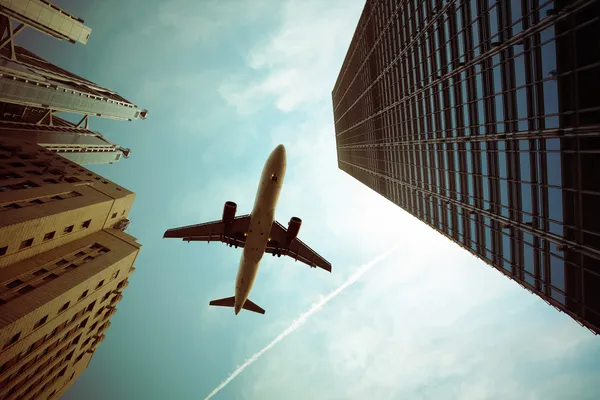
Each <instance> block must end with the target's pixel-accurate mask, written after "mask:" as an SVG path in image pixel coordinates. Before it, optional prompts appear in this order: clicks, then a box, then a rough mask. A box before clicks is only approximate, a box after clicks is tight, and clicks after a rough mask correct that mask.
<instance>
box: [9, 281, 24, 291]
mask: <svg viewBox="0 0 600 400" xmlns="http://www.w3.org/2000/svg"><path fill="white" fill-rule="evenodd" d="M22 284H23V281H22V280H20V279H15V280H14V281H12V282H10V283H9V284H7V285H6V287H7V288H9V289H12V288H16V287H17V286H19V285H22Z"/></svg>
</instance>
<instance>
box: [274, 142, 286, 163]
mask: <svg viewBox="0 0 600 400" xmlns="http://www.w3.org/2000/svg"><path fill="white" fill-rule="evenodd" d="M275 153H276V154H277V155H278V157H279V158H283V159H285V156H286V154H285V146H284V145H283V144H280V145H278V146H277V147H275Z"/></svg>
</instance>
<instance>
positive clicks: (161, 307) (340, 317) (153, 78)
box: [20, 0, 600, 400]
mask: <svg viewBox="0 0 600 400" xmlns="http://www.w3.org/2000/svg"><path fill="white" fill-rule="evenodd" d="M56 3H57V4H58V5H60V6H63V7H64V8H65V9H67V10H68V11H70V12H72V13H73V14H75V15H77V16H79V17H81V18H83V19H85V21H86V25H88V26H90V27H91V28H92V29H93V30H92V35H91V37H90V40H89V42H88V44H87V45H86V46H82V45H70V44H68V43H64V42H59V41H57V40H54V39H52V38H49V37H45V36H43V35H41V34H38V33H36V32H32V31H27V32H25V33H23V34H22V36H21V38H20V41H21V43H24V44H25V45H26V46H27V47H28V48H29V49H31V50H33V51H34V52H36V53H38V54H39V55H40V56H42V57H44V58H46V59H48V60H49V61H51V62H54V63H56V64H57V65H59V66H61V67H63V68H66V69H69V70H71V71H73V72H75V73H77V74H80V75H82V76H84V77H86V78H87V79H90V80H92V81H94V82H97V83H98V84H100V85H103V86H105V87H108V88H110V89H113V90H116V91H118V92H119V93H120V94H121V95H123V96H124V97H125V98H127V99H129V100H131V101H132V102H134V103H136V104H138V105H140V106H142V107H144V108H147V109H148V110H149V111H150V115H149V117H148V119H147V120H145V121H134V122H123V121H110V120H101V119H98V118H94V119H91V128H92V129H94V130H98V131H100V132H102V133H103V134H104V135H105V136H106V137H108V138H109V139H110V140H112V141H114V142H117V143H119V144H121V145H123V146H125V147H129V148H131V149H132V156H131V158H130V159H128V160H123V161H121V162H120V163H118V164H115V165H108V166H95V167H93V168H92V169H93V170H94V171H96V172H97V173H100V174H102V175H104V176H106V177H107V178H109V179H112V180H114V181H116V182H119V183H120V184H122V185H123V186H125V187H127V188H128V189H131V190H133V191H134V192H135V193H136V194H137V198H136V201H135V203H134V207H133V209H132V211H131V213H130V218H131V220H132V225H131V228H130V230H129V233H131V234H132V235H134V236H135V237H137V238H138V239H139V241H140V242H141V243H142V245H143V248H142V251H141V254H140V256H139V257H138V260H137V262H136V268H137V270H136V272H135V274H134V275H133V276H132V278H131V280H130V285H129V286H128V288H127V290H126V291H125V296H124V299H123V300H122V301H121V302H120V303H119V305H118V307H117V308H118V312H117V313H116V314H115V316H113V317H112V319H111V321H112V325H111V327H110V329H109V330H108V331H107V336H106V339H105V340H104V342H103V343H102V345H101V346H99V348H98V350H97V352H96V354H95V355H94V358H93V359H92V362H91V364H90V366H89V368H88V369H87V370H86V371H85V372H84V373H83V375H82V376H81V377H80V378H79V379H78V380H77V382H76V383H75V384H74V385H73V386H72V388H71V389H69V391H68V392H67V393H66V395H65V396H64V399H66V400H70V399H89V400H94V399H98V400H100V399H172V398H176V399H180V400H186V399H198V398H204V396H206V395H207V394H208V393H210V392H211V391H212V390H213V389H214V388H215V387H217V386H218V385H219V384H220V383H221V382H222V381H223V380H224V379H225V378H227V376H229V374H230V373H231V372H232V371H233V370H235V368H236V367H238V366H239V365H241V364H242V363H243V362H244V361H245V360H246V359H248V358H249V357H251V356H252V355H253V354H254V353H256V352H257V351H259V350H260V349H262V348H263V347H264V346H266V345H267V344H269V343H270V342H271V341H272V340H273V339H274V338H275V337H276V336H277V335H279V334H280V333H281V332H283V331H284V330H285V329H286V328H287V327H288V326H290V325H291V324H292V323H293V321H294V320H295V319H296V318H298V316H299V315H301V314H302V313H303V312H306V311H307V310H309V309H310V308H311V306H312V305H313V304H314V303H316V302H318V301H319V299H322V298H323V296H325V295H327V294H328V293H330V292H331V291H333V290H335V289H336V288H337V287H339V286H340V285H341V284H343V283H344V281H345V280H346V279H347V278H348V277H349V276H351V275H352V274H353V273H354V272H355V271H356V270H357V268H359V267H360V266H361V265H363V264H365V263H367V262H369V261H371V260H372V259H374V258H375V257H376V256H378V255H380V254H381V253H382V252H384V251H385V249H386V248H388V247H390V246H393V245H398V246H399V250H398V251H397V252H396V253H395V254H394V255H393V256H392V257H390V258H388V259H387V260H386V261H384V262H382V263H380V264H378V265H376V266H374V267H373V269H372V270H370V271H369V272H368V273H366V274H365V275H364V276H363V277H362V278H361V279H360V280H359V281H358V282H357V283H356V284H354V285H353V286H351V287H349V288H348V289H347V290H345V291H344V292H343V293H341V294H340V295H339V296H338V297H336V298H335V299H334V300H332V301H331V302H329V303H328V304H327V305H326V306H325V307H324V308H323V309H322V310H321V311H320V312H318V313H316V314H314V315H313V316H312V317H311V318H310V319H309V320H308V321H307V322H306V323H305V324H304V325H303V326H301V327H300V328H299V329H298V330H297V331H295V332H294V333H293V334H291V335H290V336H289V337H287V338H286V339H285V340H283V341H282V342H280V343H279V344H277V345H276V346H275V347H273V349H272V350H270V351H269V352H267V353H265V354H264V355H263V356H262V357H261V358H260V359H259V360H258V361H257V362H255V363H254V364H252V365H251V366H250V367H248V368H247V369H246V370H245V371H244V372H243V373H241V374H240V375H239V376H238V377H237V378H236V379H235V380H233V381H232V382H231V383H230V384H229V385H227V386H226V387H225V388H224V389H223V390H222V391H221V392H219V393H218V394H217V395H216V396H215V397H214V399H247V400H251V399H267V400H268V399H281V398H285V399H291V400H294V399H298V400H300V399H302V400H303V399H308V398H315V399H324V400H337V399H364V398H372V399H383V400H385V399H398V398H411V399H441V398H443V399H452V398H456V399H467V400H471V399H509V398H519V399H596V398H598V397H600V389H599V387H598V385H597V378H598V376H599V373H600V362H599V361H598V360H599V359H600V341H599V340H598V338H597V337H594V335H593V334H591V333H590V332H589V331H587V330H586V329H584V328H581V327H580V326H579V325H577V323H575V322H574V321H573V320H571V319H570V318H569V317H568V316H566V315H564V314H562V313H559V312H558V311H557V310H555V309H554V308H552V307H550V306H548V305H547V304H546V303H544V302H543V301H542V300H540V299H538V298H537V297H535V296H534V295H532V294H530V293H529V292H527V291H526V290H524V289H522V288H520V287H519V286H518V285H517V284H516V283H514V282H511V281H510V280H508V279H507V278H505V277H503V276H502V275H501V274H500V273H498V272H496V271H495V270H493V269H492V268H490V267H488V266H486V265H485V264H484V263H483V262H481V261H479V260H478V259H476V258H474V257H473V256H471V255H470V254H469V253H467V252H466V251H463V250H462V249H460V248H459V247H458V246H457V245H455V244H453V243H451V242H450V241H449V240H448V239H446V238H444V237H443V236H441V235H440V234H438V233H436V232H435V231H433V230H432V229H431V228H429V227H428V226H426V225H425V224H423V223H421V222H419V221H418V220H416V219H415V218H413V217H412V216H410V215H409V214H408V213H406V212H404V211H403V210H402V209H400V208H399V207H397V206H395V205H394V204H392V203H390V202H389V201H387V200H386V199H384V198H383V197H381V196H379V195H377V194H376V193H374V192H372V191H371V190H370V189H368V188H366V187H364V186H363V185H362V184H360V183H358V182H357V181H355V180H354V179H353V178H351V177H349V176H347V175H346V174H345V173H343V172H341V171H339V170H338V169H337V162H336V159H335V154H336V152H335V140H334V128H333V121H332V119H333V117H332V107H331V89H332V88H333V84H334V82H335V79H336V77H337V73H338V72H339V68H340V66H341V64H342V61H343V58H344V55H345V53H346V50H347V47H348V45H349V42H350V39H351V37H352V34H353V32H354V29H355V27H356V23H357V21H358V17H359V15H360V12H361V10H362V7H363V5H364V1H358V0H335V1H334V0H330V1H327V2H323V1H317V0H303V1H299V0H291V1H290V0H283V1H282V0H255V1H245V2H244V1H234V0H227V1H198V0H175V1H164V2H159V1H142V0H133V1H128V2H121V1H116V0H108V1H102V2H93V3H92V2H78V1H75V0H70V1H66V0H64V1H57V2H56ZM279 143H283V144H285V145H286V147H287V154H288V170H287V175H286V182H285V184H284V189H283V192H282V194H281V197H280V203H279V207H278V209H277V213H276V218H277V219H278V220H279V221H280V222H282V223H284V224H285V223H287V221H288V220H289V218H290V217H291V216H293V215H296V216H299V217H300V218H302V219H303V226H302V229H301V231H300V237H301V238H302V239H303V240H304V241H305V242H306V243H307V244H309V245H310V246H311V247H313V248H315V249H316V250H317V251H319V252H320V253H321V254H322V255H323V256H325V257H326V258H328V259H329V260H330V261H331V262H332V264H333V273H332V274H328V273H326V272H323V271H317V270H314V269H310V268H308V267H305V266H304V265H301V264H296V263H294V262H293V261H292V260H288V259H284V258H283V257H282V258H280V259H279V258H276V259H273V258H272V257H265V258H264V261H263V263H262V267H261V270H260V271H259V275H258V279H257V281H256V284H255V287H254V289H253V292H252V293H251V296H250V298H251V299H252V301H254V302H255V303H257V304H258V305H260V306H261V307H263V308H265V309H266V311H267V313H266V314H265V315H264V316H263V315H257V314H254V313H248V312H242V313H240V314H239V315H238V316H235V315H234V313H233V311H232V310H229V309H223V308H209V307H208V302H209V301H210V300H212V299H216V298H221V297H228V296H231V295H233V288H234V278H235V275H236V272H237V266H238V262H239V257H240V252H241V250H240V249H230V248H228V247H225V246H224V245H222V244H214V243H211V244H209V245H207V244H204V243H201V244H200V243H191V244H187V243H184V242H181V241H178V240H166V239H162V234H163V232H164V231H165V230H166V229H168V228H171V227H176V226H181V225H188V224H193V223H199V222H202V221H207V220H214V219H218V218H220V215H221V212H222V207H223V203H224V202H225V201H226V200H233V201H235V202H237V204H238V212H239V213H246V212H249V211H250V208H251V206H252V204H253V202H254V195H255V192H256V184H257V183H258V178H259V175H260V172H261V169H262V166H263V163H264V161H265V160H266V157H267V156H268V154H269V153H270V152H271V151H272V149H273V148H274V147H275V146H276V145H277V144H279ZM397 227H400V229H398V228H397Z"/></svg>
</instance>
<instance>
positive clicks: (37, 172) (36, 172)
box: [25, 170, 42, 175]
mask: <svg viewBox="0 0 600 400" xmlns="http://www.w3.org/2000/svg"><path fill="white" fill-rule="evenodd" d="M25 172H26V173H28V174H31V175H42V173H41V172H40V171H35V170H32V171H25Z"/></svg>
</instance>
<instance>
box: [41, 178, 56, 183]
mask: <svg viewBox="0 0 600 400" xmlns="http://www.w3.org/2000/svg"><path fill="white" fill-rule="evenodd" d="M44 182H46V183H58V181H57V180H56V179H52V178H46V179H44Z"/></svg>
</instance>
